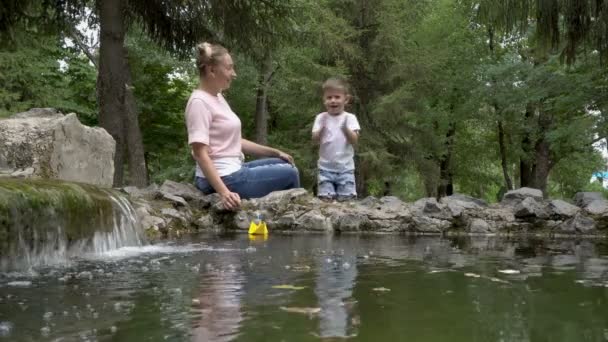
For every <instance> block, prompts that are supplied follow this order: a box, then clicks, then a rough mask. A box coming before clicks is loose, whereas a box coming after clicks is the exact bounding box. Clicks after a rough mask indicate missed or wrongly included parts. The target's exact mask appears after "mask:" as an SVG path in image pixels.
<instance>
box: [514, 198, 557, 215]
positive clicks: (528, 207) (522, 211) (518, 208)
mask: <svg viewBox="0 0 608 342" xmlns="http://www.w3.org/2000/svg"><path fill="white" fill-rule="evenodd" d="M513 211H514V215H515V217H518V218H526V217H538V218H548V217H549V214H548V213H547V210H546V209H545V208H544V207H543V205H542V204H541V203H539V202H537V201H536V199H534V198H533V197H526V198H524V199H523V200H522V201H521V202H519V203H518V204H516V205H515V208H514V209H513Z"/></svg>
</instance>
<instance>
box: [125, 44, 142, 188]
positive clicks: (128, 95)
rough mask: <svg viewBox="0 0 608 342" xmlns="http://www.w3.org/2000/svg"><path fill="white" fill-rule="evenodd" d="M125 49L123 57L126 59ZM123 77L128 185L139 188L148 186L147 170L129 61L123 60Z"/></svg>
mask: <svg viewBox="0 0 608 342" xmlns="http://www.w3.org/2000/svg"><path fill="white" fill-rule="evenodd" d="M126 55H127V53H126V49H125V57H126ZM124 75H125V104H124V105H125V114H126V116H125V124H126V125H125V126H126V127H125V134H126V142H127V152H128V157H129V185H134V186H136V187H139V188H144V187H146V186H148V169H147V167H146V159H145V156H144V142H143V139H142V136H141V129H140V128H139V118H138V113H137V104H136V103H135V95H134V94H133V88H132V80H131V70H130V68H129V61H128V59H127V58H125V59H124Z"/></svg>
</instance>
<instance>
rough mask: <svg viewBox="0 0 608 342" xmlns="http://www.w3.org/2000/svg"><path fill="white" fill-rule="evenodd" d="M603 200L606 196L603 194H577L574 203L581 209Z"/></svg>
mask: <svg viewBox="0 0 608 342" xmlns="http://www.w3.org/2000/svg"><path fill="white" fill-rule="evenodd" d="M603 199H604V195H602V193H601V192H577V193H576V195H574V203H575V204H576V205H578V206H579V207H581V208H584V207H586V206H587V205H588V204H589V203H591V202H592V201H595V200H603Z"/></svg>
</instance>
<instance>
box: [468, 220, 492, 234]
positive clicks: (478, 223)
mask: <svg viewBox="0 0 608 342" xmlns="http://www.w3.org/2000/svg"><path fill="white" fill-rule="evenodd" d="M467 230H468V231H469V232H471V233H488V232H490V231H492V229H491V226H490V225H489V224H488V223H487V222H486V221H484V220H482V219H473V220H471V221H470V222H469V226H468V227H467Z"/></svg>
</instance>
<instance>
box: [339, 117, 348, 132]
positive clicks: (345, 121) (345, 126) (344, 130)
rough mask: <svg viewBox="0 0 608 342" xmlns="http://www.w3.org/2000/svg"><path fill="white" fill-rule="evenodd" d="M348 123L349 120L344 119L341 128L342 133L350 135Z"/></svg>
mask: <svg viewBox="0 0 608 342" xmlns="http://www.w3.org/2000/svg"><path fill="white" fill-rule="evenodd" d="M347 123H348V118H344V120H343V121H342V125H341V126H340V128H342V132H344V133H345V134H348V132H349V131H350V129H349V128H348V125H347Z"/></svg>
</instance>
